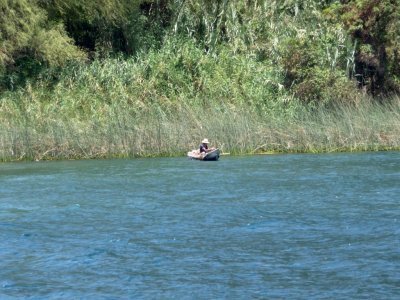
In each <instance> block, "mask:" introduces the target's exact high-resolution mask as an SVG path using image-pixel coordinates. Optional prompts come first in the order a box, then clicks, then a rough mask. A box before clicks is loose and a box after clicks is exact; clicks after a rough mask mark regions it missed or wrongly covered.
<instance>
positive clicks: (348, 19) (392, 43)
mask: <svg viewBox="0 0 400 300" xmlns="http://www.w3.org/2000/svg"><path fill="white" fill-rule="evenodd" d="M338 12H339V13H340V14H341V18H340V19H341V20H342V22H343V23H344V25H345V26H346V28H347V30H348V32H349V33H350V34H351V36H352V37H353V38H354V39H355V40H357V42H358V48H357V52H356V61H355V64H356V71H357V76H358V77H357V78H358V80H359V82H360V85H362V86H365V87H367V88H368V90H369V91H370V92H371V93H372V94H374V95H379V94H382V93H387V92H390V91H395V92H400V85H399V78H400V73H399V67H398V66H399V57H400V2H399V1H398V0H383V1H376V0H357V1H349V2H347V1H346V2H345V4H343V5H341V6H339V9H338Z"/></svg>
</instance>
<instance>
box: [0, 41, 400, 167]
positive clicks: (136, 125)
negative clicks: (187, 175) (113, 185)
mask: <svg viewBox="0 0 400 300" xmlns="http://www.w3.org/2000/svg"><path fill="white" fill-rule="evenodd" d="M51 80H52V79H51V78H50V79H46V78H44V79H43V80H41V81H38V82H37V83H35V84H32V85H31V84H28V85H27V86H26V87H25V88H23V89H20V90H18V91H14V92H8V93H3V94H2V95H1V96H0V160H1V161H18V160H53V159H81V158H84V159H89V158H111V157H147V156H182V155H185V154H186V152H187V151H189V150H191V149H193V148H197V146H198V143H199V141H201V139H203V138H204V137H207V138H209V139H210V140H211V142H212V144H213V146H217V147H219V148H221V150H222V151H223V152H229V153H231V154H252V153H266V152H331V151H367V150H389V149H400V138H399V137H400V100H399V97H392V98H391V99H387V100H386V102H385V103H384V104H381V103H379V104H378V103H376V102H374V101H371V100H370V99H369V98H368V97H363V98H360V96H359V95H355V99H356V101H350V102H349V103H347V104H346V103H341V104H340V105H336V106H334V105H330V106H326V105H325V106H324V105H320V106H314V108H312V106H308V105H305V104H304V103H300V102H299V101H296V100H295V99H294V97H293V95H292V94H291V93H290V91H288V90H286V89H285V88H283V87H282V85H281V82H282V74H281V73H280V71H279V69H277V68H275V67H274V66H273V65H271V64H270V63H269V62H266V61H257V60H255V59H252V58H251V57H246V54H245V55H239V54H238V55H234V54H232V52H230V51H229V49H228V50H227V49H222V50H221V51H220V52H219V54H218V56H210V55H205V54H204V52H203V51H201V50H200V49H198V48H197V47H196V46H195V45H193V44H191V43H185V44H184V45H183V46H182V45H181V46H179V44H170V45H169V46H168V45H167V46H166V47H165V48H163V50H162V51H158V52H150V53H148V54H146V55H143V56H142V57H139V58H137V59H132V58H130V59H126V60H125V59H106V60H103V61H94V62H93V63H91V64H89V65H83V66H73V67H69V68H66V69H65V70H64V71H63V72H62V74H61V77H60V78H59V79H58V80H57V81H56V82H55V83H54V82H52V81H51ZM338 103H340V102H338ZM316 107H317V108H316ZM318 107H319V108H318Z"/></svg>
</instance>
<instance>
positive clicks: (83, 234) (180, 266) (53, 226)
mask: <svg viewBox="0 0 400 300" xmlns="http://www.w3.org/2000/svg"><path fill="white" fill-rule="evenodd" d="M399 298H400V153H399V152H378V153H362V154H323V155H308V154H302V155H264V156H251V157H228V156H223V157H221V159H220V161H218V162H201V161H190V160H188V159H186V158H183V157H182V158H162V159H136V160H93V161H64V162H36V163H10V164H8V163H7V164H0V299H399Z"/></svg>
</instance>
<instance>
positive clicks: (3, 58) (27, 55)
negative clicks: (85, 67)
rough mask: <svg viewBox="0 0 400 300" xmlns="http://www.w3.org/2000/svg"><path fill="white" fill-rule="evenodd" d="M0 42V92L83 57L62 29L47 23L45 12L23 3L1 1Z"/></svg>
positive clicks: (17, 0) (60, 26)
mask: <svg viewBox="0 0 400 300" xmlns="http://www.w3.org/2000/svg"><path fill="white" fill-rule="evenodd" d="M0 42H1V45H2V48H1V50H0V90H1V88H3V87H8V88H13V87H14V86H15V85H16V84H18V83H19V82H25V80H26V79H27V77H30V76H32V75H35V74H38V73H39V72H40V71H41V70H42V69H43V68H46V67H61V66H64V65H65V64H66V63H67V62H69V61H80V60H83V59H84V58H85V54H84V53H83V52H82V51H81V50H80V49H78V48H77V47H75V46H74V45H73V40H72V39H71V38H69V37H68V36H67V34H66V33H65V31H64V29H63V26H62V25H61V24H48V23H47V18H46V14H45V12H44V11H43V10H41V9H40V8H39V7H38V6H37V5H36V4H35V2H32V1H27V0H15V1H9V0H1V2H0Z"/></svg>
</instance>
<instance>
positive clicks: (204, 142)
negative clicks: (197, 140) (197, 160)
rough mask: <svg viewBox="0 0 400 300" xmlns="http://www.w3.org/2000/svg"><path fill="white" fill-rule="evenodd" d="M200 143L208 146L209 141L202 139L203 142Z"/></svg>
mask: <svg viewBox="0 0 400 300" xmlns="http://www.w3.org/2000/svg"><path fill="white" fill-rule="evenodd" d="M201 143H202V144H203V145H208V143H209V141H208V139H203V140H202V141H201Z"/></svg>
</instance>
